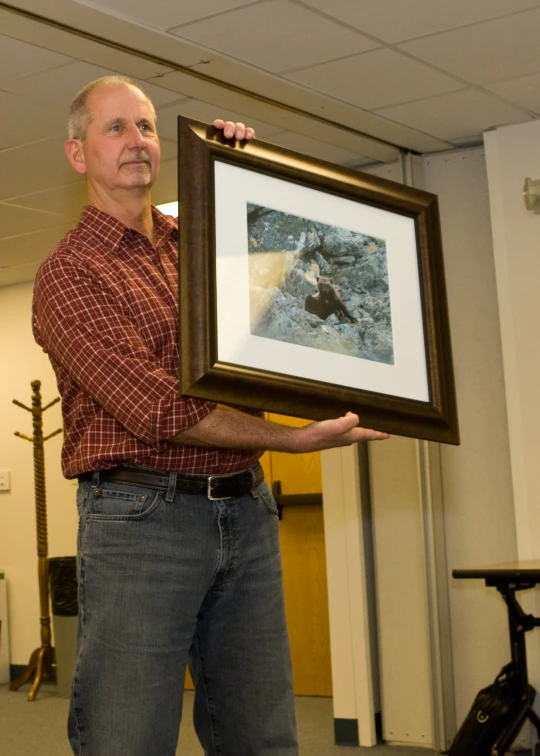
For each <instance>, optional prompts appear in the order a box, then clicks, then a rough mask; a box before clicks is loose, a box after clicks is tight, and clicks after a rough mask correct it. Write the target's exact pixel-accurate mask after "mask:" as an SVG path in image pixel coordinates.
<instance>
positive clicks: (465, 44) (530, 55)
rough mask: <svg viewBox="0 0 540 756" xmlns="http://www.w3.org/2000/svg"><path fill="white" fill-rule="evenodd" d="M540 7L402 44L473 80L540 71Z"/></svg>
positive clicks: (417, 54) (506, 77) (423, 56)
mask: <svg viewBox="0 0 540 756" xmlns="http://www.w3.org/2000/svg"><path fill="white" fill-rule="evenodd" d="M539 38H540V8H537V9H535V10H532V11H527V12H524V13H516V14H515V15H513V16H508V17H506V18H499V19H495V20H493V21H485V22H483V23H480V24H474V25H473V26H468V27H464V28H462V29H456V30H454V31H449V32H444V33H442V34H436V35H433V36H431V37H425V38H424V39H418V40H416V41H414V42H407V43H405V44H403V45H400V47H401V48H402V49H403V50H406V51H407V52H409V53H411V54H412V55H415V56H416V57H418V58H421V59H422V60H425V61H426V62H428V63H431V64H432V65H434V66H438V67H439V68H443V69H444V70H445V71H448V72H449V73H451V74H454V75H455V76H460V77H462V78H463V79H466V80H468V81H471V82H473V83H474V84H487V83H490V82H496V81H501V80H504V79H510V78H511V77H514V76H524V75H526V74H530V73H537V72H539V71H540V44H538V40H539Z"/></svg>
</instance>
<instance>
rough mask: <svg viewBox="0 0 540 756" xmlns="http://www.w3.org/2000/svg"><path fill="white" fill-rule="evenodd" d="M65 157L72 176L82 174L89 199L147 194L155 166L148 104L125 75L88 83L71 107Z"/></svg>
mask: <svg viewBox="0 0 540 756" xmlns="http://www.w3.org/2000/svg"><path fill="white" fill-rule="evenodd" d="M66 153H67V156H68V159H69V161H70V163H71V165H72V167H73V168H74V169H75V171H77V173H80V174H85V175H86V177H87V180H88V187H89V192H90V194H91V196H92V195H95V193H97V195H98V196H100V197H109V198H110V197H112V196H117V195H118V190H120V191H121V192H122V191H123V190H149V189H150V187H151V186H152V184H153V183H154V181H155V179H156V177H157V174H158V171H159V162H160V145H159V139H158V135H157V131H156V112H155V109H154V106H153V104H152V102H151V101H150V99H149V98H148V96H147V95H146V94H145V93H144V91H143V90H142V89H141V88H140V87H139V85H138V84H136V83H135V82H133V81H132V80H131V79H128V78H127V77H124V76H106V77H103V78H101V79H97V80H96V81H93V82H91V83H90V84H88V85H87V86H86V87H85V88H84V89H83V90H81V91H80V92H79V94H78V95H77V96H76V97H75V99H74V100H73V103H72V105H71V108H70V113H69V122H68V140H67V142H66Z"/></svg>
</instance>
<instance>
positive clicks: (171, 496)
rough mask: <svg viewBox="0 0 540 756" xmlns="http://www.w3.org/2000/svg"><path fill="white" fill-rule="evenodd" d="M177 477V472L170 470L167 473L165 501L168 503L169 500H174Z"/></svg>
mask: <svg viewBox="0 0 540 756" xmlns="http://www.w3.org/2000/svg"><path fill="white" fill-rule="evenodd" d="M177 477H178V474H177V473H175V472H172V473H171V474H170V475H169V487H168V488H167V495H166V496H165V501H167V502H168V503H169V504H170V503H171V501H174V494H175V493H176V478H177Z"/></svg>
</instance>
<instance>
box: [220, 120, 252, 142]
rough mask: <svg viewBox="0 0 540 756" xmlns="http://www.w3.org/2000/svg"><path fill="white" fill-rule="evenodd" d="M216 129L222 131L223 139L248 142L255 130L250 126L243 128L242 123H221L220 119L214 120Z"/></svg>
mask: <svg viewBox="0 0 540 756" xmlns="http://www.w3.org/2000/svg"><path fill="white" fill-rule="evenodd" d="M214 126H215V127H216V129H223V136H224V137H225V139H232V138H233V137H234V138H235V139H238V141H240V142H241V141H242V140H243V139H246V140H248V141H249V140H250V139H253V138H254V137H255V129H252V128H251V127H250V126H245V125H244V124H243V123H235V122H234V121H222V120H221V118H216V120H215V121H214Z"/></svg>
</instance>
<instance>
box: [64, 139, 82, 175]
mask: <svg viewBox="0 0 540 756" xmlns="http://www.w3.org/2000/svg"><path fill="white" fill-rule="evenodd" d="M64 149H65V151H66V155H67V158H68V160H69V162H70V164H71V167H72V168H73V170H74V171H77V173H80V174H83V173H86V160H85V159H84V150H83V146H82V141H81V140H80V139H68V140H67V142H66V143H65V145H64Z"/></svg>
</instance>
